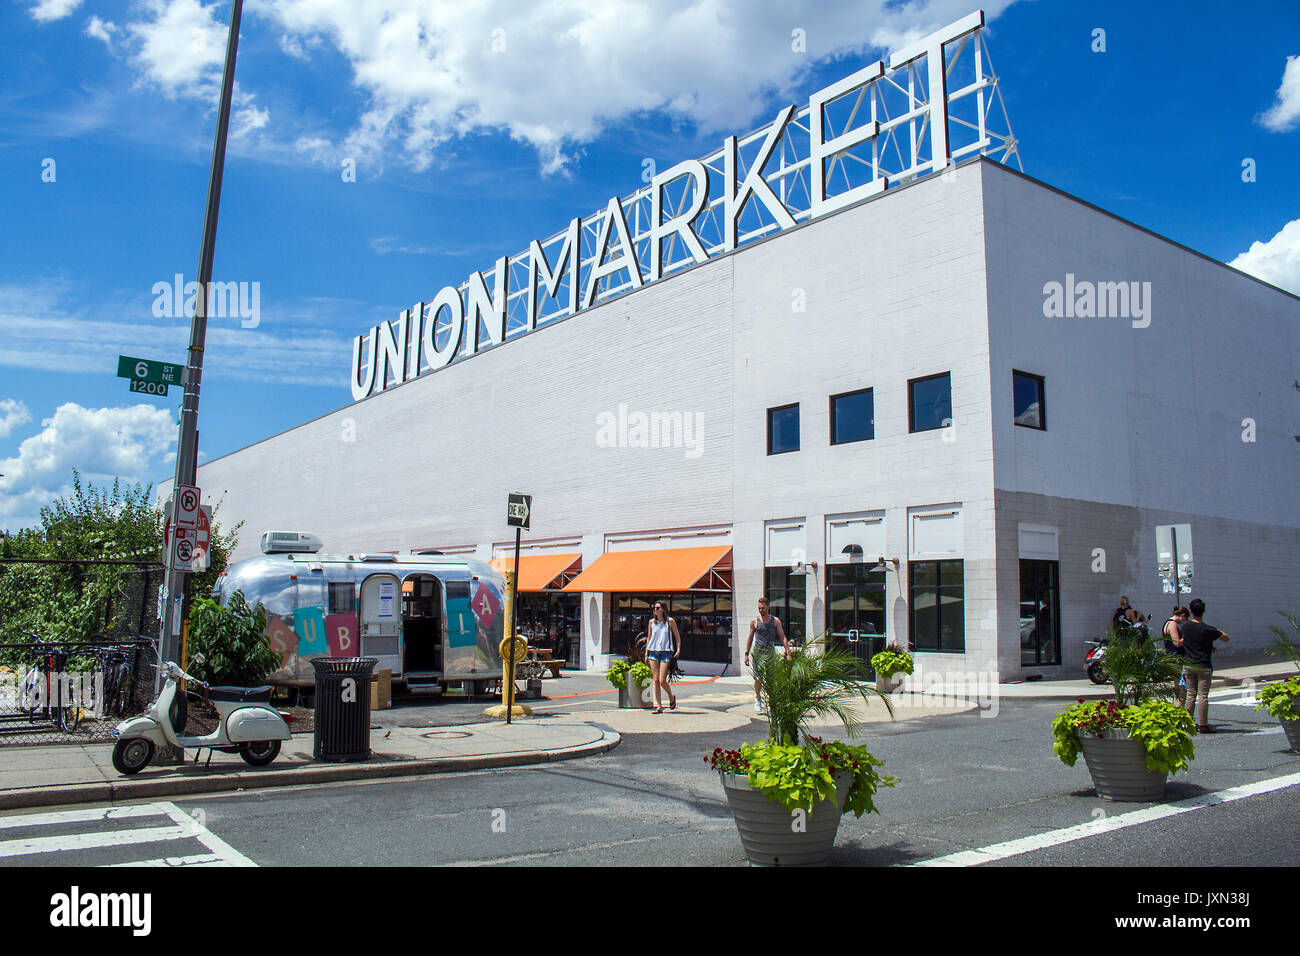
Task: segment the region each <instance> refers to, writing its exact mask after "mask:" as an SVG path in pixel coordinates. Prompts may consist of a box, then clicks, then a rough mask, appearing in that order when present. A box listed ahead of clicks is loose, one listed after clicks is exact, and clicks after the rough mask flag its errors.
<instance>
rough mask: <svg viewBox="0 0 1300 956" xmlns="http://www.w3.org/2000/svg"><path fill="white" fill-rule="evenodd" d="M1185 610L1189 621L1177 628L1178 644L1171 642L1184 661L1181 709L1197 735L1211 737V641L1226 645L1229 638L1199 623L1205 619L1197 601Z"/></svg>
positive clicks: (1195, 599)
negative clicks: (1184, 693) (1193, 723)
mask: <svg viewBox="0 0 1300 956" xmlns="http://www.w3.org/2000/svg"><path fill="white" fill-rule="evenodd" d="M1187 609H1188V610H1189V611H1191V614H1192V619H1191V620H1190V621H1187V622H1186V623H1184V624H1182V625H1179V628H1178V634H1179V638H1180V640H1179V641H1175V642H1174V643H1175V644H1176V645H1179V646H1181V647H1182V649H1183V656H1184V657H1185V658H1186V659H1187V663H1186V664H1185V665H1184V667H1183V673H1184V674H1185V675H1186V676H1187V700H1186V701H1185V702H1184V704H1183V706H1184V707H1186V708H1187V712H1188V713H1189V714H1191V715H1192V716H1193V717H1195V718H1196V729H1197V730H1198V731H1200V732H1201V733H1203V734H1212V733H1214V728H1213V727H1211V726H1210V678H1211V677H1212V676H1213V673H1214V661H1213V658H1212V657H1211V655H1212V654H1213V653H1214V642H1215V641H1227V640H1229V638H1228V635H1227V634H1224V633H1223V632H1222V631H1220V630H1219V629H1218V628H1214V627H1210V625H1208V624H1206V623H1205V622H1204V621H1203V620H1201V618H1202V617H1204V616H1205V602H1204V601H1202V600H1201V599H1200V598H1193V599H1192V600H1191V601H1190V602H1189V603H1188V605H1187Z"/></svg>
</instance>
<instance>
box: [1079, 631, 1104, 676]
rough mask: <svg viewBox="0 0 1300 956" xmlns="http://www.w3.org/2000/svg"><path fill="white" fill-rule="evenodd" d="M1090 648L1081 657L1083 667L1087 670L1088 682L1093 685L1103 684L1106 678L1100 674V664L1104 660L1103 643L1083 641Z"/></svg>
mask: <svg viewBox="0 0 1300 956" xmlns="http://www.w3.org/2000/svg"><path fill="white" fill-rule="evenodd" d="M1083 643H1084V644H1086V645H1087V646H1088V647H1090V648H1091V650H1089V651H1088V652H1087V653H1086V654H1084V655H1083V666H1084V667H1086V668H1087V670H1088V680H1090V681H1092V682H1093V683H1094V684H1105V683H1106V676H1105V675H1104V674H1103V673H1102V672H1101V665H1102V662H1103V661H1105V660H1106V642H1105V641H1084V642H1083Z"/></svg>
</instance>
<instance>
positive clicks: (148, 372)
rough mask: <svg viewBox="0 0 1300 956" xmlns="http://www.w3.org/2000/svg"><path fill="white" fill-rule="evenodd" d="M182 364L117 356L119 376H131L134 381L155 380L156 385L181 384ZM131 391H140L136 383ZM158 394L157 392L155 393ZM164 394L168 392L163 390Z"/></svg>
mask: <svg viewBox="0 0 1300 956" xmlns="http://www.w3.org/2000/svg"><path fill="white" fill-rule="evenodd" d="M182 368H183V366H180V365H168V364H167V363H165V362H151V361H149V360H148V359H140V358H132V357H131V356H129V355H119V356H118V357H117V377H118V378H129V379H131V380H132V382H133V383H134V382H153V383H154V384H155V385H179V384H180V383H181V369H182ZM131 391H133V392H138V391H142V389H138V388H136V387H135V385H134V384H132V386H131ZM154 394H157V393H154ZM162 394H164V395H165V394H167V393H166V392H163V393H162Z"/></svg>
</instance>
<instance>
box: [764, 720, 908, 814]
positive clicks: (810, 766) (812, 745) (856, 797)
mask: <svg viewBox="0 0 1300 956" xmlns="http://www.w3.org/2000/svg"><path fill="white" fill-rule="evenodd" d="M740 756H741V758H742V759H743V761H744V762H745V767H746V771H745V772H746V777H747V779H748V780H749V785H750V786H751V787H753V788H754V789H755V790H760V791H762V793H763V795H764V796H766V797H767V798H768V799H769V800H771V801H772V802H773V803H779V804H780V805H781V806H783V807H785V808H786V809H787V810H797V809H802V810H807V811H811V810H812V809H813V808H814V807H816V806H817V804H819V803H821V802H822V801H823V800H830V801H832V802H833V801H834V800H835V790H836V787H835V777H836V776H837V775H840V774H845V773H850V774H852V775H853V780H852V783H851V784H850V786H849V793H848V799H847V801H846V803H845V805H844V812H845V813H850V812H852V813H853V815H854V816H856V817H860V816H862V814H864V813H879V812H880V811H879V810H878V809H876V805H875V802H874V800H873V798H874V797H875V795H876V791H877V790H878V789H879V788H880V787H892V786H893V785H894V784H895V783H897V782H898V781H897V778H895V777H882V776H881V775H880V773H879V772H878V771H877V770H876V768H877V767H883V766H884V762H883V761H881V760H878V759H877V758H876V757H874V756H872V755H871V754H870V753H868V752H867V748H866V747H861V746H859V747H855V746H852V745H850V744H846V743H844V742H842V741H839V740H832V741H831V742H830V743H823V742H822V740H821V738H819V737H809V738H807V743H806V745H804V746H799V745H797V744H782V743H777V742H775V741H772V740H764V741H760V742H759V743H756V744H745V745H744V746H743V747H741V748H740Z"/></svg>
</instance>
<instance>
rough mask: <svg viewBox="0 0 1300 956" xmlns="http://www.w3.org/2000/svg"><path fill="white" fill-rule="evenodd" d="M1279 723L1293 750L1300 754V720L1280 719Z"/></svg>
mask: <svg viewBox="0 0 1300 956" xmlns="http://www.w3.org/2000/svg"><path fill="white" fill-rule="evenodd" d="M1278 722H1279V723H1281V725H1282V732H1283V733H1285V734H1286V740H1287V743H1289V744H1290V745H1291V749H1292V750H1294V751H1295V752H1297V753H1300V720H1282V719H1281V718H1278Z"/></svg>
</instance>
